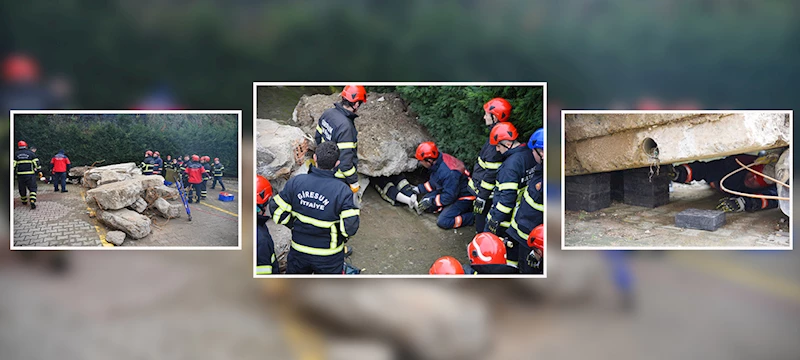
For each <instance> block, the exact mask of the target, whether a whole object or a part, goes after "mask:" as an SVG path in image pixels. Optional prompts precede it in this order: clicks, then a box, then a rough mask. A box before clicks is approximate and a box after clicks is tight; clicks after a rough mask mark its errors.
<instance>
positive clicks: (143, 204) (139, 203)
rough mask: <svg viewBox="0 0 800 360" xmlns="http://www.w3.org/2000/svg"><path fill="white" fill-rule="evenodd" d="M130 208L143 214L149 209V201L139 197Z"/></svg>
mask: <svg viewBox="0 0 800 360" xmlns="http://www.w3.org/2000/svg"><path fill="white" fill-rule="evenodd" d="M130 209H131V210H134V211H136V212H138V213H139V214H141V213H143V212H144V211H145V210H146V209H147V201H144V199H142V198H141V197H139V198H138V199H137V200H136V202H135V203H133V205H131V206H130Z"/></svg>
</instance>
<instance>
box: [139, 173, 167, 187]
mask: <svg viewBox="0 0 800 360" xmlns="http://www.w3.org/2000/svg"><path fill="white" fill-rule="evenodd" d="M133 179H134V180H137V181H139V182H140V183H141V184H142V189H147V188H155V187H157V186H159V185H161V186H163V185H164V177H163V176H161V175H137V176H134V177H133Z"/></svg>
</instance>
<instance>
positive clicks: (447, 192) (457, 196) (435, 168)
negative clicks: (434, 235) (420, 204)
mask: <svg viewBox="0 0 800 360" xmlns="http://www.w3.org/2000/svg"><path fill="white" fill-rule="evenodd" d="M429 172H430V174H431V175H430V178H429V179H428V181H426V182H425V183H422V184H419V185H417V189H418V190H419V193H420V194H422V195H424V196H423V199H425V198H431V199H432V201H433V204H434V205H436V206H437V207H439V208H440V209H441V208H443V207H445V206H448V205H450V204H452V203H454V202H456V200H474V199H475V197H474V196H472V194H470V192H469V187H468V186H467V182H468V181H469V178H468V177H467V170H466V169H465V168H464V163H463V162H461V160H458V159H456V158H455V157H453V156H451V155H450V154H445V153H441V154H440V155H439V157H438V158H436V161H434V162H433V165H431V168H430V169H429Z"/></svg>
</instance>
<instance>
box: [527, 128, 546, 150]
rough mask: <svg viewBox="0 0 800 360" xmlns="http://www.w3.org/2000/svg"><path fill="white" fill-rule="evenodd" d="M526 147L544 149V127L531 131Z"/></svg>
mask: <svg viewBox="0 0 800 360" xmlns="http://www.w3.org/2000/svg"><path fill="white" fill-rule="evenodd" d="M528 148H530V149H542V150H544V129H539V130H536V131H534V132H533V135H531V138H530V140H528Z"/></svg>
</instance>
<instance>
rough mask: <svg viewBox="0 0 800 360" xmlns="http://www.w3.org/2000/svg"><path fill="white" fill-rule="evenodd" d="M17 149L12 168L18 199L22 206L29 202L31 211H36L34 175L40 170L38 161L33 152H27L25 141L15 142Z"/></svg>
mask: <svg viewBox="0 0 800 360" xmlns="http://www.w3.org/2000/svg"><path fill="white" fill-rule="evenodd" d="M17 148H18V150H17V152H16V154H14V163H13V164H12V167H13V168H14V172H15V173H16V174H17V184H18V185H19V198H20V200H22V205H28V201H29V200H30V202H31V209H36V173H37V172H39V170H40V166H39V159H38V158H37V157H36V154H34V153H33V151H30V150H28V143H26V142H25V141H22V140H20V141H19V142H17ZM28 191H30V195H28Z"/></svg>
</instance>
